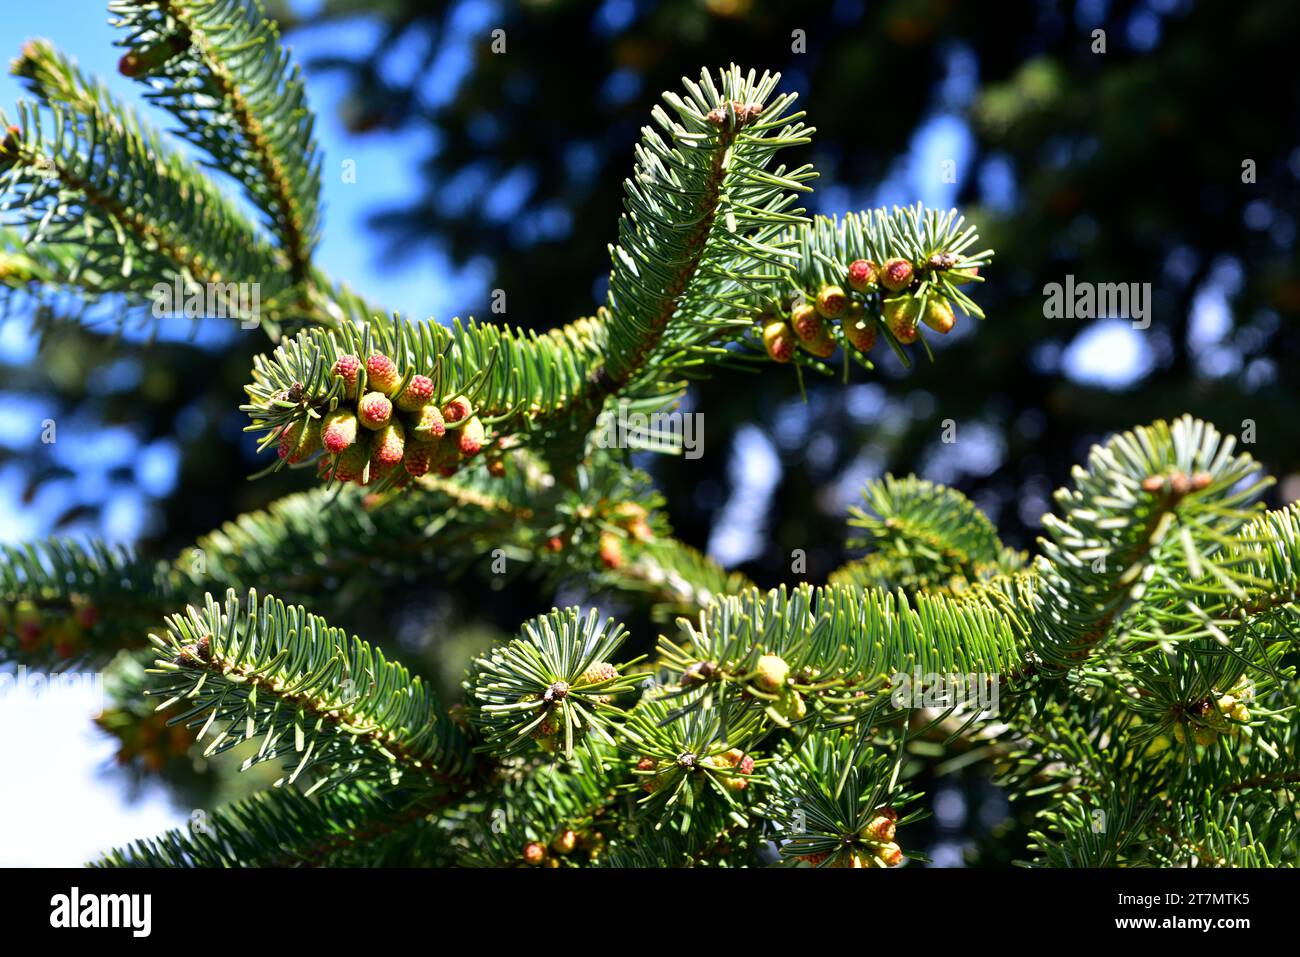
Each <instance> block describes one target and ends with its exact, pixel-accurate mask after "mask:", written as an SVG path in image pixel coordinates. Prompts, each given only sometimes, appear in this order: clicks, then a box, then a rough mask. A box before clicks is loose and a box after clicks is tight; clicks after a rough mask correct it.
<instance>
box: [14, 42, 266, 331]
mask: <svg viewBox="0 0 1300 957" xmlns="http://www.w3.org/2000/svg"><path fill="white" fill-rule="evenodd" d="M16 69H18V70H19V71H21V73H22V75H23V76H24V77H25V78H26V80H27V82H28V85H29V86H30V88H31V89H32V90H33V92H34V93H36V94H37V95H38V96H39V97H40V98H41V100H42V101H43V103H42V104H41V105H29V104H26V103H24V104H20V110H19V117H18V125H17V126H16V127H14V128H12V129H11V130H10V131H9V134H8V137H7V138H6V140H5V141H4V144H3V145H2V146H0V174H3V175H0V190H3V192H4V193H5V194H7V198H6V201H5V209H6V211H7V212H8V213H9V215H10V217H11V219H15V218H16V219H20V220H21V221H22V222H24V223H25V224H26V226H27V228H26V230H25V237H24V242H25V244H26V245H27V246H28V247H29V248H32V249H35V250H41V249H51V250H52V253H51V254H45V255H44V256H43V263H44V265H45V272H46V273H47V274H48V275H47V276H43V277H41V278H42V279H43V281H44V282H46V283H47V284H57V285H58V286H63V287H77V288H82V283H83V281H84V282H85V287H84V288H85V289H86V292H87V293H88V294H89V295H91V296H97V295H102V294H105V293H109V292H118V293H124V294H126V295H127V296H128V301H129V302H131V303H133V304H135V305H137V306H138V305H143V304H146V303H149V302H151V301H152V300H153V290H154V287H155V284H156V283H159V282H162V283H163V284H165V285H170V284H172V282H173V281H179V283H180V284H181V286H182V288H185V287H186V286H187V285H188V284H192V283H198V284H203V285H205V286H207V287H208V288H211V289H212V290H214V292H215V293H216V294H217V295H218V296H219V298H220V303H219V308H220V309H221V310H222V312H223V314H224V315H227V316H229V317H231V318H235V319H238V320H240V321H241V322H253V321H259V322H260V321H261V316H260V314H253V313H250V312H248V311H247V310H246V309H245V308H244V303H243V302H242V297H240V296H238V294H237V293H236V292H235V291H234V289H233V284H234V283H235V282H239V281H245V280H248V279H249V278H256V279H257V280H258V281H260V282H261V283H262V284H263V285H264V287H265V299H266V300H267V307H268V311H271V312H273V311H274V308H275V298H276V296H277V295H278V294H279V292H280V291H282V284H280V283H278V282H277V279H276V277H277V276H279V275H280V273H281V272H282V271H283V267H282V261H281V260H280V259H279V257H278V255H277V254H276V252H275V251H274V250H272V249H271V248H270V247H269V246H267V245H266V244H265V243H264V242H263V241H262V240H260V239H259V238H258V237H257V236H256V234H255V233H254V231H253V230H252V227H251V226H250V225H249V224H248V223H247V222H246V221H245V220H244V219H243V217H242V216H241V215H240V214H239V213H238V212H237V211H235V209H234V207H233V206H231V204H230V203H229V202H228V201H227V200H226V199H225V197H224V196H223V195H222V194H221V193H220V192H219V191H218V190H216V189H215V187H213V186H212V185H211V183H210V181H209V180H208V179H207V178H206V177H205V176H203V175H202V174H201V173H200V172H199V170H198V169H197V168H195V167H194V166H193V165H192V164H190V163H189V162H188V161H187V160H185V159H184V158H183V157H181V156H180V155H179V154H176V153H173V152H170V151H169V150H168V149H167V148H166V147H165V146H164V145H163V143H162V141H161V140H160V139H159V137H158V136H157V134H156V133H154V132H153V131H152V130H150V129H148V128H147V127H146V126H144V125H143V124H142V123H141V121H140V120H139V119H138V117H137V116H136V115H135V113H134V112H133V111H131V110H128V109H126V108H124V107H123V106H121V105H120V104H118V103H117V102H116V101H115V100H114V99H113V98H112V97H111V96H110V95H109V93H108V92H107V90H105V89H104V87H103V86H101V85H100V84H98V83H97V82H94V81H92V80H88V79H87V78H85V77H84V76H83V75H82V74H81V73H80V72H79V71H78V70H77V68H76V66H75V65H74V64H73V63H71V62H70V61H68V60H66V59H65V58H64V57H63V56H62V55H61V54H59V53H58V52H57V51H55V50H54V49H53V48H52V47H50V46H49V45H48V44H44V43H39V42H32V43H29V44H28V45H27V47H26V48H25V51H24V55H23V57H22V58H21V59H20V60H19V61H18V63H17V65H16ZM6 170H7V172H6ZM60 249H69V250H71V249H75V250H77V253H78V258H77V259H76V260H72V261H69V260H67V259H64V258H56V256H57V252H58V250H60ZM37 255H41V254H40V253H39V252H38V253H37ZM55 265H64V266H66V267H67V268H66V269H63V270H60V271H59V272H57V273H54V272H53V269H52V268H51V267H53V266H55ZM141 276H143V277H146V278H145V280H143V282H148V284H149V291H146V290H145V289H144V288H143V287H142V280H141V278H140V277H141ZM23 278H24V279H25V278H26V277H23ZM154 304H155V308H156V307H157V303H156V302H155V303H154ZM173 308H174V310H178V311H179V310H183V308H184V307H183V304H181V303H174V304H173Z"/></svg>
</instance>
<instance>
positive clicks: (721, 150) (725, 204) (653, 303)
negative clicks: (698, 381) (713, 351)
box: [599, 65, 813, 394]
mask: <svg viewBox="0 0 1300 957" xmlns="http://www.w3.org/2000/svg"><path fill="white" fill-rule="evenodd" d="M778 80H779V75H778V76H773V75H770V74H766V73H765V74H763V76H762V77H761V78H757V79H756V77H755V74H754V73H753V72H750V73H749V74H748V75H746V74H743V73H742V72H741V70H740V68H739V67H737V66H734V65H733V66H731V67H730V68H729V69H728V70H725V71H720V72H719V73H718V75H717V76H716V77H715V76H713V75H711V74H710V73H709V72H708V71H707V70H706V71H702V72H701V74H700V79H699V82H698V83H694V82H691V81H689V80H687V81H684V82H685V85H686V90H687V96H686V97H684V98H683V97H681V96H679V95H676V94H671V93H670V94H666V95H665V100H666V102H667V104H668V107H669V108H670V109H671V110H672V113H671V114H670V113H669V112H668V111H667V110H665V109H663V108H662V107H656V108H655V110H654V112H653V119H654V121H655V123H656V125H657V126H658V127H659V128H660V129H661V130H662V131H663V132H662V134H661V133H660V132H657V131H655V130H654V129H652V128H650V127H647V128H646V129H645V130H644V133H643V138H642V142H641V144H640V146H639V147H638V149H637V166H636V172H635V173H634V175H633V177H632V179H630V180H629V181H628V183H627V200H626V211H625V213H624V214H623V216H622V217H621V218H620V220H619V245H618V246H617V247H615V248H614V249H613V250H611V258H612V259H613V263H614V268H613V271H612V272H611V274H610V281H609V303H608V308H609V311H610V313H611V315H612V322H611V326H610V339H609V358H608V361H607V362H606V364H605V367H604V370H603V374H602V375H601V377H600V379H599V384H600V390H601V392H603V393H605V394H609V393H614V392H618V391H620V390H621V389H622V388H623V387H625V386H626V385H627V384H629V383H630V382H632V381H633V380H634V379H635V378H636V377H637V376H640V375H642V374H643V373H644V372H645V371H646V367H647V366H648V365H650V364H652V362H653V360H655V359H658V358H659V357H658V356H656V352H658V351H660V350H661V344H663V345H664V346H666V347H667V351H675V352H678V353H680V352H681V351H682V349H683V347H684V346H685V345H686V344H687V343H690V342H694V341H697V340H698V338H699V336H700V330H701V329H703V330H704V332H705V340H706V341H707V339H709V338H714V337H716V336H717V335H718V333H719V331H720V330H721V329H725V328H726V327H727V325H728V323H729V322H730V323H734V322H735V321H736V316H735V314H734V309H733V310H727V309H726V307H727V306H728V305H732V304H733V303H734V301H735V298H736V297H737V296H738V295H739V294H742V293H744V292H747V291H749V290H747V289H746V286H749V289H753V288H754V287H755V286H758V287H761V286H763V285H764V284H767V283H770V282H772V281H774V280H775V279H776V278H777V277H778V276H779V271H780V269H781V268H782V267H783V266H784V265H785V264H786V263H785V260H786V258H787V257H788V255H789V254H788V253H787V252H786V251H785V250H783V249H781V248H779V247H778V246H776V245H772V244H771V241H772V240H773V239H774V238H775V237H776V234H777V233H779V232H780V231H781V229H782V228H784V227H785V226H786V225H788V224H791V223H798V222H800V221H801V217H800V216H799V213H798V211H795V212H790V211H789V207H790V206H791V204H792V202H793V201H794V197H795V193H796V192H797V191H800V190H805V189H807V188H808V187H807V186H806V185H805V184H806V181H807V180H808V179H810V178H811V177H812V175H813V174H812V171H811V169H810V168H808V167H804V168H801V169H798V170H795V171H792V172H789V173H787V172H786V170H785V169H784V167H778V168H777V169H776V170H775V171H773V172H768V171H767V166H768V164H769V163H770V162H771V160H772V158H773V157H774V156H775V154H776V153H777V152H778V151H780V150H781V149H784V148H786V147H790V146H796V145H800V144H803V143H806V142H808V141H809V137H808V135H807V134H808V133H810V132H811V131H810V130H807V129H806V128H805V127H804V126H803V125H802V124H801V123H799V122H798V120H799V117H800V116H801V115H802V114H797V113H796V114H791V113H788V110H789V108H790V105H791V103H793V101H794V97H793V96H792V95H789V94H783V95H777V96H773V94H774V92H775V90H776V84H777V82H778ZM665 137H666V138H665ZM742 276H743V277H745V278H744V280H743V281H742V280H740V279H739V278H738V277H742ZM719 307H721V309H720V308H719ZM728 312H731V314H730V315H728V314H727V313H728ZM742 321H743V320H742ZM675 334H676V336H679V338H678V339H677V341H673V340H674V338H675ZM654 374H655V375H656V376H657V377H659V378H661V379H662V378H664V374H663V370H659V371H657V372H655V373H654Z"/></svg>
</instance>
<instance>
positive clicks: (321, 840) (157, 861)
mask: <svg viewBox="0 0 1300 957" xmlns="http://www.w3.org/2000/svg"><path fill="white" fill-rule="evenodd" d="M435 803H436V802H433V801H431V800H430V798H429V795H427V794H426V795H416V796H412V795H411V794H410V793H402V792H394V791H388V790H382V789H377V788H374V787H370V786H368V785H367V784H365V783H364V782H352V783H350V784H347V785H344V786H341V787H338V788H335V789H334V790H332V791H327V792H323V793H321V794H317V795H312V796H306V795H303V794H302V793H301V792H299V791H296V790H294V789H292V788H282V789H276V790H273V791H264V792H260V793H258V794H255V795H253V796H252V797H250V798H247V799H245V800H243V801H239V802H237V803H235V804H232V805H230V806H229V807H225V808H218V809H217V810H215V811H213V812H212V814H211V815H210V816H208V817H207V818H205V819H204V820H203V822H202V824H201V825H196V824H191V825H190V826H189V827H187V828H175V829H173V830H170V831H167V832H166V833H164V834H161V835H159V836H158V837H154V838H146V839H143V840H139V841H135V842H133V843H131V844H130V845H128V846H126V847H123V848H118V849H115V850H112V851H109V852H108V853H106V854H105V855H104V856H103V857H102V858H101V859H100V860H99V861H97V862H95V866H98V867H181V868H197V867H294V866H313V865H316V864H319V863H321V862H322V861H326V860H329V859H331V858H332V857H333V856H335V855H337V854H338V853H339V852H340V851H341V850H343V849H345V848H348V847H354V846H357V845H366V844H368V843H369V842H371V841H374V840H376V839H378V838H379V837H381V836H383V835H386V834H389V833H392V832H394V831H401V830H403V829H405V828H407V827H409V825H411V824H412V823H414V822H417V821H422V820H424V819H425V818H427V817H428V816H429V815H430V813H431V811H432V810H433V808H434V806H435Z"/></svg>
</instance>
